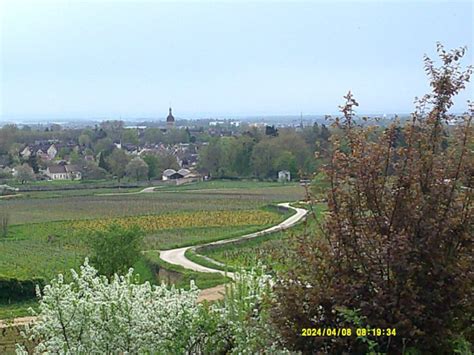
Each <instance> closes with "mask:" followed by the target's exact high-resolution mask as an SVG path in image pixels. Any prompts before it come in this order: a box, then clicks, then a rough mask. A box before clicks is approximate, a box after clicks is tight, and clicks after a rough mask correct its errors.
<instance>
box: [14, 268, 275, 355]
mask: <svg viewBox="0 0 474 355" xmlns="http://www.w3.org/2000/svg"><path fill="white" fill-rule="evenodd" d="M72 279H73V281H72V282H71V283H69V284H67V283H65V282H64V278H63V276H62V275H59V276H58V277H57V278H55V279H54V280H52V281H51V284H50V285H47V286H46V287H45V288H44V289H43V292H42V293H41V294H39V296H40V301H39V307H38V309H39V312H38V314H36V315H37V316H38V318H37V321H36V322H35V323H34V325H33V326H32V327H31V328H30V327H28V326H27V328H26V331H25V333H24V335H25V337H27V338H28V339H29V340H30V342H29V344H35V348H34V349H26V348H25V347H24V346H21V345H17V353H19V354H27V351H29V352H28V353H34V354H42V353H55V354H56V353H69V354H79V353H81V354H112V353H113V354H116V353H129V354H138V353H140V354H141V353H153V354H156V353H158V354H200V353H205V354H218V353H221V354H224V353H226V354H254V353H258V352H262V351H264V350H266V351H269V352H271V351H272V349H277V348H278V340H279V339H278V337H277V336H275V329H273V328H271V327H270V324H269V322H268V316H269V313H268V306H269V302H268V300H269V299H270V298H271V297H272V293H271V285H272V283H273V282H272V281H271V278H270V277H269V276H267V275H265V274H263V273H262V272H255V271H252V272H245V273H242V274H236V282H235V284H232V286H230V287H229V288H228V289H227V291H226V297H225V299H224V300H223V301H220V302H218V303H215V304H212V305H208V304H199V303H197V297H198V290H197V288H196V287H195V286H194V284H193V283H191V287H190V290H189V291H185V290H177V289H175V288H174V287H171V288H168V287H167V286H166V285H164V284H163V285H161V286H151V285H150V284H149V283H148V282H147V283H144V284H138V283H137V279H136V278H135V277H134V276H133V270H129V272H128V273H127V274H126V275H125V276H117V275H115V276H114V277H113V278H112V279H110V280H109V279H108V278H107V277H105V276H99V275H98V274H97V270H95V269H94V268H93V267H92V266H90V265H89V264H88V262H87V260H86V262H85V263H84V265H83V266H82V267H81V270H80V272H79V273H76V272H74V271H73V274H72Z"/></svg>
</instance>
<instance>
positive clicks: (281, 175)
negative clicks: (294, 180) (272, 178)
mask: <svg viewBox="0 0 474 355" xmlns="http://www.w3.org/2000/svg"><path fill="white" fill-rule="evenodd" d="M278 181H279V182H288V181H291V174H290V172H289V171H288V170H280V171H279V172H278Z"/></svg>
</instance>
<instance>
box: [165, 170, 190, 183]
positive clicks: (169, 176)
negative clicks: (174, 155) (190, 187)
mask: <svg viewBox="0 0 474 355" xmlns="http://www.w3.org/2000/svg"><path fill="white" fill-rule="evenodd" d="M190 173H191V172H190V171H189V170H188V169H180V170H178V171H176V170H174V169H166V170H165V171H163V180H165V181H166V180H176V179H182V178H184V177H186V176H187V175H189V174H190Z"/></svg>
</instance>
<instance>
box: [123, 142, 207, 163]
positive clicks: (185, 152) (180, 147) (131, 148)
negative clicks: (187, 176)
mask: <svg viewBox="0 0 474 355" xmlns="http://www.w3.org/2000/svg"><path fill="white" fill-rule="evenodd" d="M114 144H115V147H116V148H118V149H122V150H124V151H125V152H126V153H127V154H129V155H132V156H140V157H143V156H145V155H146V154H158V155H164V154H170V155H173V156H175V157H176V161H177V163H178V164H179V166H180V167H181V168H187V169H190V168H194V167H195V166H196V165H197V162H198V149H199V148H198V146H197V145H195V144H190V143H179V144H175V145H172V146H167V145H164V144H145V145H143V146H138V145H134V144H122V143H120V142H115V143H114Z"/></svg>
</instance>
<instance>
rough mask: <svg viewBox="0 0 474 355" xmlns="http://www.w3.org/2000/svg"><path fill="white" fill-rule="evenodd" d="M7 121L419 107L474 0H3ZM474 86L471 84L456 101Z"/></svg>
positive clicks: (464, 39)
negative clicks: (350, 100)
mask: <svg viewBox="0 0 474 355" xmlns="http://www.w3.org/2000/svg"><path fill="white" fill-rule="evenodd" d="M0 14H1V17H0V25H1V26H0V51H1V52H0V69H1V71H0V120H2V119H3V120H22V119H36V118H38V119H44V118H49V119H60V118H61V119H62V118H74V119H93V118H110V119H115V118H141V117H150V118H162V117H165V116H166V115H167V113H168V107H169V105H170V104H171V105H172V107H173V112H174V113H175V115H176V116H177V117H183V118H203V117H219V116H221V117H222V116H225V115H229V116H239V115H242V116H245V115H299V114H300V113H303V114H331V113H336V112H337V111H338V105H340V104H342V102H343V99H342V96H344V94H346V93H347V91H348V90H352V92H353V93H354V95H355V97H356V99H357V100H358V101H359V103H360V107H359V112H360V113H366V114H382V113H387V114H388V113H409V112H411V111H412V110H413V100H414V97H415V96H422V95H423V94H424V93H426V92H427V91H428V90H429V86H428V84H427V78H426V76H425V73H424V71H423V55H424V54H425V53H426V54H427V55H429V56H431V57H435V56H436V42H437V41H440V42H442V43H443V44H444V45H445V47H446V48H454V47H460V46H467V47H468V55H467V56H466V58H465V60H464V64H466V65H467V64H472V63H473V58H474V56H473V51H474V48H473V47H474V35H473V31H474V26H473V22H474V21H473V17H474V15H473V1H463V2H441V1H390V2H389V1H365V2H355V1H345V2H337V1H331V2H322V1H299V2H297V1H287V2H275V1H263V0H262V1H254V2H243V1H221V2H202V1H187V2H179V1H174V2H163V1H122V0H115V1H112V0H95V1H74V0H69V1H68V0H62V1H58V0H56V1H42V0H35V1H28V0H0ZM469 98H471V99H472V98H473V88H472V85H469V86H468V89H467V90H466V91H464V92H463V93H462V94H461V95H460V96H459V98H458V99H457V100H456V109H458V110H460V111H463V110H464V109H465V107H466V105H464V102H465V101H466V100H467V99H469Z"/></svg>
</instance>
